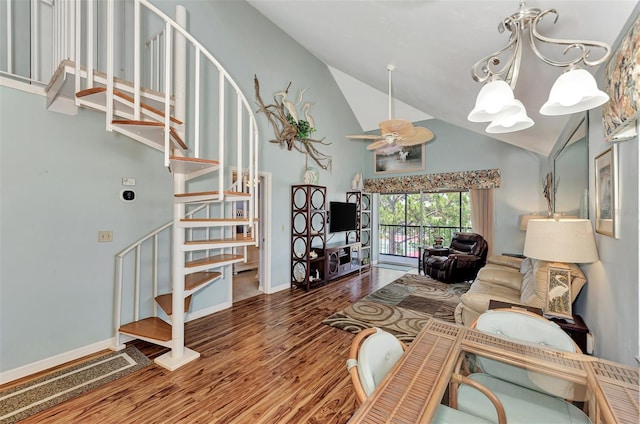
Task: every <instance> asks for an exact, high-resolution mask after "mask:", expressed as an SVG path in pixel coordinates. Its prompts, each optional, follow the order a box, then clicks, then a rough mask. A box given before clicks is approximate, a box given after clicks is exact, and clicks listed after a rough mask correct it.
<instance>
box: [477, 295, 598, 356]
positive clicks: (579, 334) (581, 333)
mask: <svg viewBox="0 0 640 424" xmlns="http://www.w3.org/2000/svg"><path fill="white" fill-rule="evenodd" d="M499 308H514V309H525V310H527V311H529V312H533V313H534V314H538V315H540V316H542V309H540V308H535V307H533V306H527V305H519V304H517V303H509V302H502V301H500V300H491V301H489V309H499ZM549 321H553V322H555V323H556V324H558V326H559V327H560V328H562V329H563V330H564V332H565V333H567V334H568V335H569V337H571V338H572V339H573V341H574V342H576V344H577V345H578V347H579V348H580V350H581V351H582V353H585V354H587V334H589V328H588V327H587V325H586V324H585V323H584V320H583V319H582V317H581V316H580V315H573V323H569V322H566V321H565V320H563V319H560V318H549Z"/></svg>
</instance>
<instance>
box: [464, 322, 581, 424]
mask: <svg viewBox="0 0 640 424" xmlns="http://www.w3.org/2000/svg"><path fill="white" fill-rule="evenodd" d="M471 327H472V328H476V329H478V330H480V331H483V332H486V333H489V334H492V335H495V336H497V337H502V338H505V339H507V340H511V341H513V340H518V341H523V342H528V343H531V344H540V345H543V346H546V347H550V348H553V349H557V350H564V351H571V352H580V349H579V348H578V347H577V346H576V344H575V343H574V342H573V340H572V339H571V338H570V337H569V335H567V334H566V333H565V332H564V331H563V330H562V329H561V328H560V327H559V326H558V325H557V324H556V323H554V322H551V321H549V320H547V319H545V318H543V317H541V316H539V315H536V314H534V313H531V312H528V311H522V310H516V309H496V310H491V311H488V312H485V313H484V314H482V315H480V317H478V319H477V320H476V321H475V322H473V323H472V325H471ZM476 363H477V365H478V367H479V368H480V370H481V371H482V372H476V373H473V374H471V375H469V378H470V379H471V380H474V381H476V382H479V383H481V384H483V385H484V386H486V387H488V388H489V390H491V391H492V392H493V393H495V395H496V396H497V397H498V399H500V400H501V401H502V403H503V405H504V407H505V412H506V415H507V420H508V421H509V422H531V420H535V421H536V422H548V423H551V422H552V423H554V424H555V423H572V424H578V423H585V424H586V423H590V422H591V421H590V420H589V418H588V417H587V416H586V415H585V414H584V412H582V411H581V410H580V409H579V408H577V407H576V406H575V405H573V404H572V403H570V402H567V401H566V400H565V399H575V400H584V387H582V386H579V385H578V386H576V385H574V384H573V383H571V382H568V381H566V380H563V379H561V378H559V377H554V376H550V375H547V374H542V373H538V372H535V371H531V370H527V369H525V368H523V367H518V366H516V365H509V364H505V363H502V362H499V361H496V360H493V359H489V358H484V357H482V356H477V357H476ZM456 393H457V399H456ZM453 397H454V402H453V403H452V405H454V406H456V407H457V408H458V409H459V410H461V411H467V412H473V413H474V414H476V415H478V416H480V417H482V418H484V419H486V420H489V421H493V422H495V419H496V416H495V412H494V411H493V408H491V405H490V404H489V403H488V402H487V401H486V400H485V399H483V398H482V397H480V396H478V395H477V393H476V392H475V391H474V390H471V387H469V386H466V385H465V384H461V385H459V386H458V387H457V390H453Z"/></svg>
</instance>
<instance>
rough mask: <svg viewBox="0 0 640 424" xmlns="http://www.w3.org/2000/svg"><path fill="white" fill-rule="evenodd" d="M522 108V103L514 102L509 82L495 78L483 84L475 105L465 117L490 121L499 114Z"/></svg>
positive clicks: (510, 112)
mask: <svg viewBox="0 0 640 424" xmlns="http://www.w3.org/2000/svg"><path fill="white" fill-rule="evenodd" d="M521 109H524V107H523V106H522V103H520V104H518V103H516V100H515V98H514V96H513V90H511V87H509V84H507V83H506V82H504V81H502V80H501V79H496V80H493V81H491V82H488V83H487V84H485V85H484V86H483V87H482V89H481V90H480V92H479V93H478V97H477V98H476V107H474V108H473V110H472V111H471V112H470V113H469V116H467V119H468V120H469V121H471V122H490V121H493V120H494V119H496V118H497V117H498V116H499V115H500V114H502V113H507V114H513V113H517V112H519V111H520V110H521Z"/></svg>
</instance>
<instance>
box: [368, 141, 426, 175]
mask: <svg viewBox="0 0 640 424" xmlns="http://www.w3.org/2000/svg"><path fill="white" fill-rule="evenodd" d="M425 146H426V144H419V145H416V146H405V147H402V146H394V147H392V148H390V149H388V148H386V147H384V148H381V149H377V150H374V151H373V169H374V173H375V174H392V173H403V172H416V171H424V170H425V158H426V147H425Z"/></svg>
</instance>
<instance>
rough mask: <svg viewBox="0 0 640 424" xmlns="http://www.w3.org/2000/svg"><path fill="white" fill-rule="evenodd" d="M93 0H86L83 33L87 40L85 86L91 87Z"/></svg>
mask: <svg viewBox="0 0 640 424" xmlns="http://www.w3.org/2000/svg"><path fill="white" fill-rule="evenodd" d="M94 4H95V3H94V1H93V0H87V32H86V34H85V37H86V40H87V55H86V56H87V82H86V86H87V88H92V87H93V57H94V54H95V53H94V51H93V47H94V33H93V31H94V30H93V19H94V16H93V5H94Z"/></svg>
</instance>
